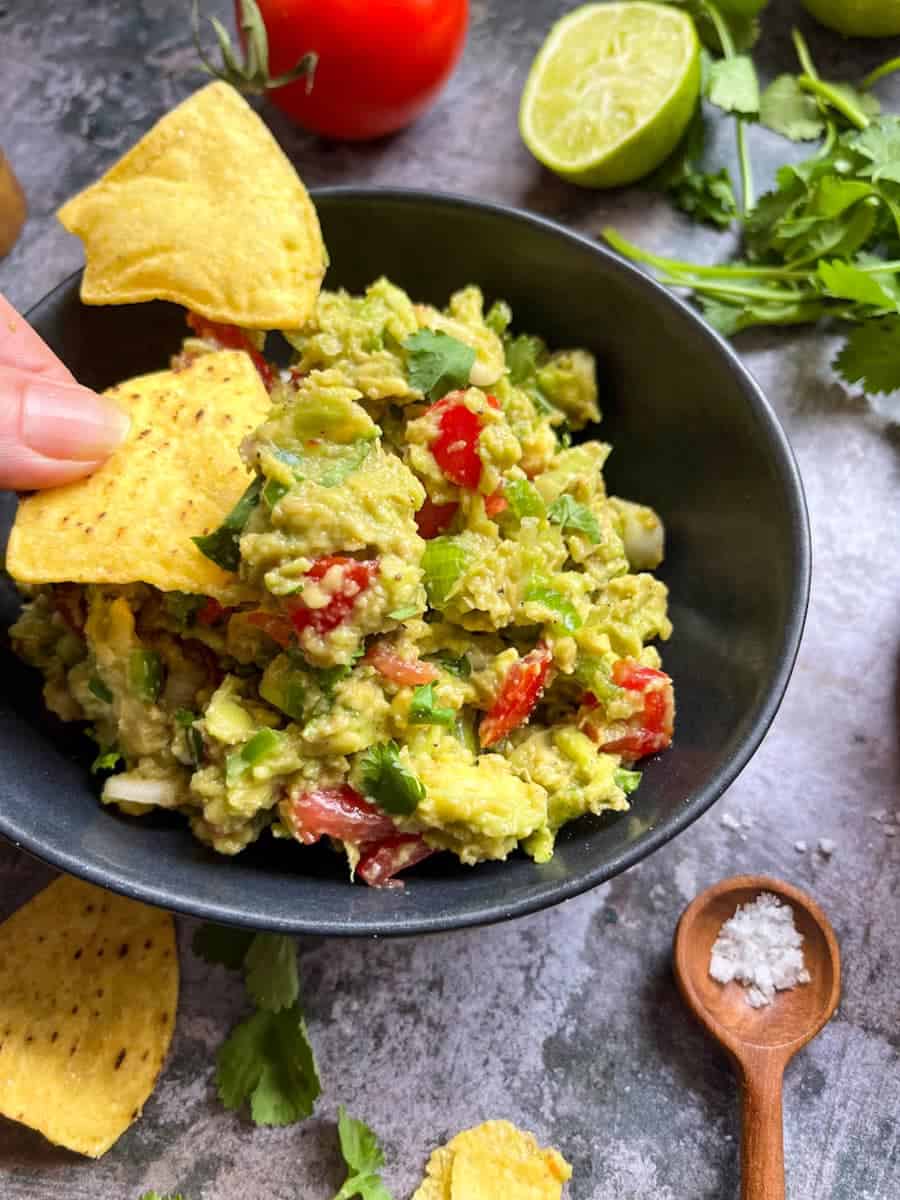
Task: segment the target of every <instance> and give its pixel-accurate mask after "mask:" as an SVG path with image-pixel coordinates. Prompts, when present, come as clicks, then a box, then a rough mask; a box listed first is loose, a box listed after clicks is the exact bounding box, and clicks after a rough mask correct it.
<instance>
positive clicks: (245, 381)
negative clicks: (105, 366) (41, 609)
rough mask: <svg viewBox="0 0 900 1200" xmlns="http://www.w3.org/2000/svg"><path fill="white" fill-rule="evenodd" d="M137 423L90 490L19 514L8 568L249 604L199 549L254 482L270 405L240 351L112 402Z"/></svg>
mask: <svg viewBox="0 0 900 1200" xmlns="http://www.w3.org/2000/svg"><path fill="white" fill-rule="evenodd" d="M106 394H107V395H108V396H111V397H112V398H113V399H114V400H116V402H117V403H118V404H120V405H121V406H122V408H124V409H125V410H126V412H128V413H129V415H130V416H131V429H130V430H129V433H128V437H127V439H126V440H125V443H124V444H123V445H122V446H121V447H120V448H119V449H118V450H116V451H115V453H114V454H113V455H112V456H111V457H110V458H109V459H108V460H107V461H106V462H105V463H104V464H103V466H102V467H100V469H99V470H98V471H95V472H94V474H93V475H91V476H90V477H89V478H87V479H80V480H78V481H77V482H76V483H68V484H65V485H63V486H62V487H58V488H50V489H48V490H47V491H44V492H37V493H35V495H33V496H29V497H28V498H27V499H26V500H23V501H22V503H21V504H20V505H19V511H18V513H17V514H16V522H15V525H14V526H13V529H12V532H11V534H10V537H9V546H8V547H7V552H6V568H7V570H8V571H9V573H10V575H12V576H13V578H14V579H17V580H18V581H19V582H20V583H139V582H143V583H150V584H153V586H154V587H158V588H160V589H162V590H163V591H180V592H194V593H198V594H200V595H204V596H214V597H215V598H216V599H217V600H219V601H220V602H221V603H223V604H229V603H235V602H237V601H239V600H241V599H243V598H246V596H247V594H248V592H247V588H246V587H245V586H244V585H243V584H242V583H241V582H240V580H239V579H238V578H237V576H236V575H232V574H230V573H229V572H227V571H223V570H222V569H221V568H220V567H217V566H216V564H215V563H214V562H211V561H210V560H209V559H208V558H206V557H205V556H204V555H203V554H201V553H200V551H199V550H198V549H197V547H196V546H195V545H194V544H193V542H192V541H191V538H192V537H194V536H199V535H201V534H204V533H209V532H211V531H212V530H213V529H217V528H218V527H219V525H220V524H221V523H222V521H223V520H224V518H225V517H226V516H227V515H228V513H229V512H230V511H231V509H232V508H233V507H234V505H235V503H236V502H237V501H238V500H239V499H240V497H241V495H242V494H243V492H244V491H245V489H246V487H247V484H248V483H249V482H250V474H249V472H248V471H247V469H246V467H245V466H244V463H243V461H242V460H241V457H240V455H239V453H238V446H239V445H240V442H241V439H242V438H243V437H244V436H245V435H246V434H248V433H250V432H251V431H252V430H253V429H255V428H256V426H257V425H258V424H259V423H260V421H262V420H263V418H264V417H265V415H266V413H267V412H268V409H269V396H268V393H267V392H266V389H265V387H264V386H263V384H262V381H261V380H260V378H259V375H258V373H257V371H256V368H255V367H254V366H253V363H252V362H251V361H250V359H249V357H248V356H247V355H246V354H245V353H244V352H243V351H242V350H222V351H218V352H216V353H213V354H204V355H201V356H200V357H199V358H197V359H195V360H194V362H193V363H191V365H190V366H188V367H186V368H185V369H184V370H183V371H158V372H156V373H155V374H153V375H141V376H139V377H138V378H137V379H132V380H129V381H128V382H127V383H121V384H119V385H118V387H114V388H112V389H110V391H109V392H107V393H106Z"/></svg>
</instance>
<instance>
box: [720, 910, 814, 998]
mask: <svg viewBox="0 0 900 1200" xmlns="http://www.w3.org/2000/svg"><path fill="white" fill-rule="evenodd" d="M709 973H710V975H711V976H712V977H713V979H716V980H718V982H719V983H730V982H731V980H732V979H736V980H737V981H738V983H742V984H743V985H744V986H745V987H746V988H747V989H748V990H747V1003H748V1004H750V1005H752V1007H753V1008H761V1007H762V1006H763V1005H764V1004H771V1003H772V1000H773V998H774V996H775V992H776V991H779V992H780V991H785V990H787V989H788V988H793V987H796V986H797V984H798V983H809V972H808V971H807V970H806V968H805V966H804V965H803V935H802V934H801V933H800V932H799V931H798V929H797V927H796V926H795V924H794V913H793V910H792V909H791V908H790V906H789V905H787V904H783V903H782V902H781V901H780V900H779V899H778V898H777V896H773V895H771V893H769V892H763V893H762V894H761V895H759V896H758V897H757V898H756V900H754V901H753V902H752V903H749V904H742V905H739V907H738V910H737V912H736V913H735V914H734V916H733V917H731V919H730V920H728V921H726V922H725V924H724V925H723V926H722V928H721V929H720V930H719V936H718V937H717V938H716V941H715V944H714V945H713V948H712V956H711V958H710V962H709Z"/></svg>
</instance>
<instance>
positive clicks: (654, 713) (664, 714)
mask: <svg viewBox="0 0 900 1200" xmlns="http://www.w3.org/2000/svg"><path fill="white" fill-rule="evenodd" d="M612 678H613V683H615V684H617V685H618V686H619V687H622V688H627V689H628V690H629V691H632V692H640V693H641V694H642V695H643V698H644V704H643V708H642V710H641V712H639V713H637V714H636V715H635V716H634V717H632V718H631V721H629V722H628V726H629V728H628V730H627V732H625V733H624V734H622V735H621V736H619V737H617V738H613V739H612V740H611V741H608V742H605V743H604V744H603V745H602V746H601V749H602V750H605V751H606V752H607V753H609V754H621V755H622V757H623V758H626V759H630V760H632V761H634V760H635V759H638V758H644V757H645V756H646V755H648V754H658V753H659V751H660V750H665V749H666V748H667V747H668V746H670V745H671V744H672V731H673V729H674V725H675V698H674V694H673V691H672V680H671V679H670V678H669V676H668V675H666V674H665V672H664V671H657V670H656V668H655V667H642V666H641V665H640V663H637V662H635V661H634V659H633V658H622V659H619V661H618V662H617V663H616V664H615V666H614V667H613V672H612Z"/></svg>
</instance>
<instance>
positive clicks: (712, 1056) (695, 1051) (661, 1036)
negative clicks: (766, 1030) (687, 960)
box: [638, 958, 740, 1196]
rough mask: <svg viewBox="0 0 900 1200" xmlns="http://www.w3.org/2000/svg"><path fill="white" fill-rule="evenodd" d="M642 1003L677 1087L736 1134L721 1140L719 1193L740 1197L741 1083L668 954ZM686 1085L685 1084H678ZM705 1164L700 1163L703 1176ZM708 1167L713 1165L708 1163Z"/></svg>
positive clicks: (650, 1030) (647, 985)
mask: <svg viewBox="0 0 900 1200" xmlns="http://www.w3.org/2000/svg"><path fill="white" fill-rule="evenodd" d="M638 1004H639V1006H640V1009H641V1012H642V1024H643V1027H644V1028H645V1029H646V1030H647V1031H648V1036H649V1038H650V1039H651V1040H652V1043H653V1044H654V1046H655V1048H656V1051H657V1053H658V1054H659V1057H660V1059H661V1060H662V1062H663V1063H665V1064H666V1066H668V1068H669V1069H670V1071H671V1072H672V1074H673V1077H674V1082H675V1084H676V1091H677V1092H679V1093H680V1092H683V1093H684V1094H685V1095H686V1096H690V1097H691V1098H692V1099H693V1100H694V1102H695V1103H696V1104H697V1106H698V1107H702V1108H703V1109H705V1117H706V1123H707V1124H708V1125H709V1126H710V1127H711V1128H712V1127H714V1126H716V1125H719V1126H722V1127H723V1132H726V1133H728V1134H730V1135H731V1136H730V1137H728V1138H727V1140H726V1138H725V1137H723V1138H722V1139H721V1151H720V1155H719V1157H718V1162H717V1164H716V1165H717V1170H718V1181H717V1182H718V1185H719V1188H720V1189H721V1191H719V1190H717V1191H716V1193H715V1194H716V1195H717V1196H719V1195H721V1196H730V1195H732V1194H734V1195H737V1190H738V1187H739V1185H740V1111H739V1100H738V1088H737V1081H736V1079H735V1077H734V1074H733V1072H732V1070H731V1067H730V1065H729V1062H728V1058H727V1056H726V1055H725V1053H724V1051H721V1050H719V1048H718V1047H717V1046H716V1045H715V1043H714V1042H712V1041H711V1040H710V1039H709V1038H708V1037H707V1036H706V1034H704V1033H703V1032H702V1030H701V1029H700V1027H699V1026H698V1025H697V1024H696V1023H695V1022H694V1020H693V1019H692V1018H691V1016H690V1015H689V1013H688V1011H687V1009H686V1008H685V1007H684V1004H683V1002H682V1000H681V996H680V995H679V993H678V989H677V987H676V986H675V980H674V977H673V975H672V970H671V965H670V961H669V959H668V958H666V960H665V964H664V966H663V967H662V968H661V969H657V970H656V971H654V972H652V973H650V974H648V977H647V980H646V983H645V985H644V987H643V988H642V990H641V993H640V996H639V999H638ZM678 1085H680V1086H678ZM702 1165H703V1164H702V1163H700V1162H698V1163H697V1170H698V1174H699V1173H700V1168H701V1166H702ZM707 1165H708V1164H707ZM698 1195H699V1193H698Z"/></svg>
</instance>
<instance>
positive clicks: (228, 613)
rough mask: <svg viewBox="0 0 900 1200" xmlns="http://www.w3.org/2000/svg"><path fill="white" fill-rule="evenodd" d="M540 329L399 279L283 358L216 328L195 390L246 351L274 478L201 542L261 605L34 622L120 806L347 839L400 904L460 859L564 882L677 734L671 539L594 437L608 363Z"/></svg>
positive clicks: (315, 329)
mask: <svg viewBox="0 0 900 1200" xmlns="http://www.w3.org/2000/svg"><path fill="white" fill-rule="evenodd" d="M511 321H512V315H511V313H510V310H509V308H508V306H507V305H506V304H504V303H503V302H502V301H498V302H496V303H494V304H493V305H492V306H491V307H490V309H489V310H488V311H487V312H485V311H484V305H483V299H482V295H481V292H480V291H479V289H478V288H477V287H467V288H465V289H463V290H462V291H459V292H457V293H456V294H455V295H453V296H452V297H451V298H450V300H449V303H448V305H447V307H446V308H445V309H444V310H438V309H436V308H432V307H430V306H428V305H423V304H417V303H415V302H414V301H413V300H411V299H410V297H409V296H407V295H406V294H405V293H404V292H403V291H402V290H400V289H399V288H398V287H395V286H394V285H392V284H391V283H389V282H388V281H387V280H385V279H380V280H378V281H377V282H376V283H374V284H372V286H371V287H369V288H368V289H367V291H366V292H365V294H364V295H362V296H352V295H349V294H347V293H346V292H328V291H325V292H322V293H321V294H320V296H319V299H318V303H317V307H316V309H315V312H314V314H313V316H312V318H311V319H310V320H309V322H308V323H307V325H306V326H305V327H304V328H303V329H302V330H300V331H299V332H297V331H292V332H289V333H286V334H285V337H286V338H287V340H288V341H289V343H290V345H291V348H292V355H291V361H290V365H289V366H287V367H275V366H274V365H273V364H272V362H271V361H269V360H268V359H267V358H265V357H264V354H265V348H266V344H267V341H266V338H265V336H264V335H261V334H257V333H249V332H245V331H242V330H239V329H237V328H236V327H234V326H223V325H217V324H215V323H213V322H211V321H208V320H205V319H198V318H196V317H195V318H192V320H191V324H192V329H193V331H194V335H195V336H192V337H190V338H188V339H186V340H185V343H184V346H183V349H182V352H181V354H180V355H179V356H178V357H177V359H176V360H175V362H174V363H173V367H174V368H175V369H176V370H179V369H183V368H184V367H185V366H186V365H187V364H189V363H193V362H196V360H197V359H198V357H199V356H202V355H204V354H207V353H209V352H211V351H215V350H219V349H221V348H222V347H223V346H227V347H230V348H232V349H234V348H236V347H241V348H244V349H246V350H247V352H248V354H249V355H250V356H251V357H252V358H253V361H254V362H255V363H256V365H257V367H258V369H259V371H260V374H261V375H262V376H263V378H264V380H265V381H266V383H267V386H268V387H269V390H270V392H271V408H270V409H269V412H268V415H267V417H266V419H265V420H264V421H263V422H262V424H260V425H259V426H258V427H257V428H256V430H255V432H254V433H252V434H251V435H250V436H249V437H248V438H246V439H245V440H244V442H243V444H242V447H241V453H242V455H243V457H244V460H245V462H246V463H247V465H248V467H249V468H250V469H251V470H252V472H253V478H252V482H251V484H250V486H249V487H248V489H247V491H246V492H245V494H244V496H243V497H242V498H241V500H240V501H239V503H238V504H237V505H236V507H235V508H234V510H233V511H232V513H231V514H230V515H229V516H228V518H227V519H226V520H225V522H224V523H223V524H222V526H221V528H219V529H216V530H213V531H211V532H208V533H206V534H205V535H202V536H198V537H196V538H195V541H196V544H197V546H198V547H199V548H200V550H201V551H202V552H203V554H204V555H205V556H206V557H207V558H208V559H210V560H212V562H214V563H215V564H217V566H218V567H219V568H221V569H222V570H223V571H225V572H230V573H233V575H234V578H235V582H236V583H240V585H241V590H240V591H239V593H238V594H239V595H241V596H246V597H248V598H247V599H244V600H241V601H240V602H238V603H235V604H234V605H230V606H229V605H223V603H221V602H220V600H218V599H216V598H214V597H211V596H205V595H194V594H191V593H185V592H171V591H162V590H159V589H157V588H155V587H152V586H150V585H148V584H144V583H135V584H128V585H112V584H72V583H66V584H50V585H42V586H37V587H33V588H31V589H29V602H28V603H27V604H26V606H25V608H24V611H23V613H22V615H21V617H20V618H19V620H18V622H17V623H16V625H15V626H14V627H13V629H12V637H13V641H14V644H15V646H16V648H17V650H18V652H19V653H20V654H21V655H22V656H23V657H24V658H25V659H27V660H28V661H29V662H30V663H32V664H34V665H35V666H36V667H38V668H39V669H40V670H41V671H42V672H43V673H44V676H45V679H46V683H45V697H46V702H47V704H48V706H49V707H50V708H51V709H52V710H53V711H54V712H55V713H57V714H58V715H59V716H60V717H62V718H63V719H64V720H79V721H86V722H88V723H89V732H90V734H91V736H92V737H93V738H94V740H95V741H96V743H97V746H98V754H97V759H96V762H95V764H94V767H95V770H96V771H97V772H102V773H104V774H105V782H104V784H103V788H102V798H103V800H104V802H105V803H108V804H113V805H117V806H119V808H120V809H122V810H123V811H124V812H126V813H129V814H132V815H135V816H137V815H140V814H143V813H146V812H149V811H151V810H153V809H159V808H163V809H177V810H179V811H180V812H181V813H183V814H184V816H185V817H186V818H187V819H188V821H189V822H190V826H191V828H192V830H193V832H194V834H195V835H196V836H197V837H198V838H200V839H201V840H202V841H203V842H205V843H207V844H209V845H210V846H212V847H213V848H214V849H215V850H217V851H219V852H221V853H222V854H236V853H237V852H239V851H240V850H242V849H243V848H244V847H245V846H247V845H248V844H250V843H251V842H254V841H256V840H257V839H258V838H259V837H260V836H261V835H262V834H263V833H265V832H266V831H268V835H270V836H275V837H278V838H289V839H293V840H294V841H296V842H297V843H299V844H300V845H311V844H313V843H316V842H318V841H320V840H322V839H325V840H326V841H328V842H330V843H331V844H332V845H333V846H334V847H335V848H336V849H338V850H339V851H341V852H343V853H344V854H346V856H347V860H348V863H349V868H350V872H351V875H354V876H358V877H360V878H361V879H362V880H364V881H365V882H367V883H370V884H372V885H375V886H384V885H389V884H391V883H396V882H397V881H396V879H395V877H396V876H397V874H398V872H400V871H401V870H403V869H404V868H405V867H409V866H411V865H412V864H414V863H416V862H418V861H420V860H421V859H423V858H425V857H426V856H428V855H430V854H432V853H434V852H437V851H449V852H451V853H452V854H455V855H456V856H457V857H458V858H459V859H460V860H461V861H462V862H464V863H467V864H474V863H478V862H482V861H484V860H487V859H504V858H506V857H507V855H509V854H510V853H511V852H513V851H514V850H516V849H517V848H518V849H521V850H523V851H524V852H525V853H526V854H528V855H530V856H531V857H532V858H534V859H535V860H536V861H537V862H546V861H547V860H548V859H549V858H550V857H551V856H552V854H553V847H554V840H555V838H556V836H557V834H558V832H559V830H560V829H561V827H562V826H563V825H565V824H566V823H568V822H570V821H573V820H575V819H576V818H578V817H580V816H583V815H584V814H586V813H601V812H603V811H605V810H623V809H625V808H627V807H628V795H629V793H630V792H632V791H633V790H634V789H635V788H636V787H637V785H638V782H639V779H640V774H639V772H638V771H636V770H635V769H634V764H635V763H636V762H637V761H638V760H640V759H641V758H643V757H645V756H647V755H650V754H655V753H657V752H659V751H661V750H663V749H665V747H666V746H668V744H669V743H670V741H671V736H672V727H673V717H674V701H673V693H672V684H671V680H670V679H669V677H668V676H667V675H666V674H664V673H663V671H662V670H661V669H660V665H661V664H660V657H659V654H658V652H657V650H656V648H655V647H654V646H653V645H652V644H651V643H652V642H653V641H654V639H657V638H658V639H662V640H665V639H666V638H668V637H669V634H670V632H671V625H670V623H669V620H668V618H667V615H666V599H667V596H666V588H665V586H664V585H663V584H662V583H661V582H660V581H659V580H658V579H656V578H655V577H654V576H653V575H652V574H651V573H650V572H651V571H652V570H653V569H654V568H655V567H656V566H658V564H659V562H660V560H661V558H662V552H663V529H662V525H661V523H660V520H659V518H658V517H657V515H656V514H655V513H654V512H653V511H652V510H651V509H649V508H647V507H644V506H642V505H640V504H636V503H634V502H632V501H630V500H626V499H622V498H620V497H616V496H610V495H608V494H607V492H606V488H605V485H604V479H603V465H604V462H605V460H606V457H607V455H608V454H609V452H610V447H609V446H608V445H606V444H604V443H602V442H599V441H596V440H585V439H584V438H583V436H579V434H580V433H581V431H583V430H584V429H585V428H586V427H588V426H593V425H594V424H595V423H596V422H597V421H599V419H600V411H599V408H598V401H597V384H596V378H595V364H594V360H593V358H592V356H591V355H590V354H588V353H587V352H586V351H584V350H580V349H573V350H555V351H551V350H550V349H549V348H548V347H547V346H545V344H544V343H543V342H542V341H541V339H540V338H538V337H535V336H532V335H529V334H523V333H513V332H512V330H511ZM209 470H210V472H215V470H216V465H215V463H214V462H210V464H209ZM191 532H192V531H191V530H190V529H185V532H184V536H185V538H188V537H190V536H191Z"/></svg>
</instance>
